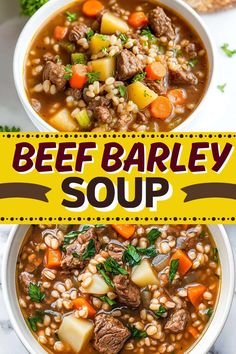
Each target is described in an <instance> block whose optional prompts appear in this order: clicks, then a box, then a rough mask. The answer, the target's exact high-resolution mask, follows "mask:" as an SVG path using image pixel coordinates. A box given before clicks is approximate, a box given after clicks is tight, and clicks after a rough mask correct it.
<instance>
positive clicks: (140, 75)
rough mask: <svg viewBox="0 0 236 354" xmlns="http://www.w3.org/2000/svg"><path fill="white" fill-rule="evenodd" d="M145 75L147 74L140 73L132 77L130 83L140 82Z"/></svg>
mask: <svg viewBox="0 0 236 354" xmlns="http://www.w3.org/2000/svg"><path fill="white" fill-rule="evenodd" d="M146 75H147V73H145V72H141V73H139V74H137V75H135V76H134V77H133V79H132V82H137V81H142V80H143V79H145V77H146Z"/></svg>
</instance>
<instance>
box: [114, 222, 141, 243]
mask: <svg viewBox="0 0 236 354" xmlns="http://www.w3.org/2000/svg"><path fill="white" fill-rule="evenodd" d="M111 226H112V227H113V229H115V230H116V232H118V234H119V235H120V236H122V237H124V238H125V239H126V240H128V239H129V238H130V237H132V236H133V234H134V232H135V226H134V225H116V224H113V225H111Z"/></svg>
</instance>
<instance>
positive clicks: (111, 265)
mask: <svg viewBox="0 0 236 354" xmlns="http://www.w3.org/2000/svg"><path fill="white" fill-rule="evenodd" d="M103 266H104V269H105V271H106V272H107V273H111V274H112V275H118V274H122V275H128V274H129V273H128V272H127V271H126V270H125V269H124V268H122V267H121V266H120V265H119V263H117V262H116V260H115V259H114V258H112V257H108V258H107V259H106V261H105V262H104V263H103Z"/></svg>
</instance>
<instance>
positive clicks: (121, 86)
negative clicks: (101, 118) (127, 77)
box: [117, 85, 126, 97]
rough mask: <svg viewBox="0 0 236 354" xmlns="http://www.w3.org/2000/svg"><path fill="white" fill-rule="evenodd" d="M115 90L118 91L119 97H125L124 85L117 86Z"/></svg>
mask: <svg viewBox="0 0 236 354" xmlns="http://www.w3.org/2000/svg"><path fill="white" fill-rule="evenodd" d="M117 88H118V91H119V93H120V95H121V97H125V95H126V87H125V85H119V86H118V87H117Z"/></svg>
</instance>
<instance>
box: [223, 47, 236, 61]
mask: <svg viewBox="0 0 236 354" xmlns="http://www.w3.org/2000/svg"><path fill="white" fill-rule="evenodd" d="M221 49H222V50H223V52H224V53H225V54H226V55H227V57H229V58H232V56H234V55H235V54H236V49H233V50H231V49H229V44H228V43H224V44H223V45H222V46H221Z"/></svg>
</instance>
